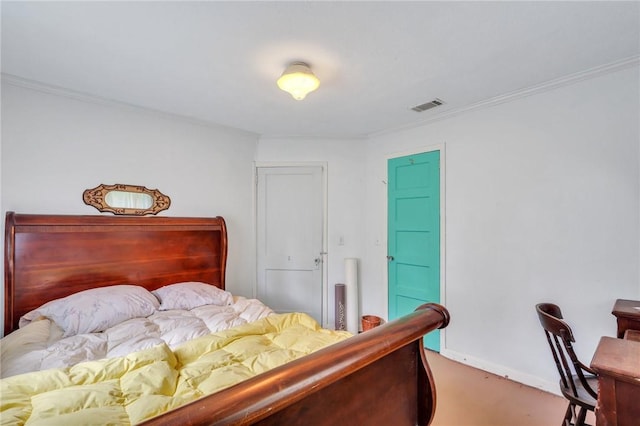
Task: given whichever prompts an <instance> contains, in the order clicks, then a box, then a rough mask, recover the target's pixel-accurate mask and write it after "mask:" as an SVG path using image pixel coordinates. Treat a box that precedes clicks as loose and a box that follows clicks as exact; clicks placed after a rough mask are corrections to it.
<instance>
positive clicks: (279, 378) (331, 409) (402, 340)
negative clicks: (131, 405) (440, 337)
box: [143, 304, 449, 426]
mask: <svg viewBox="0 0 640 426" xmlns="http://www.w3.org/2000/svg"><path fill="white" fill-rule="evenodd" d="M448 323H449V313H448V311H447V310H446V308H444V307H443V306H440V305H437V304H426V305H422V306H421V307H419V308H418V309H417V310H416V311H415V312H413V313H411V314H409V315H407V316H405V317H402V318H399V319H397V320H395V321H391V322H389V323H387V324H384V325H382V326H380V327H377V328H374V329H373V330H371V331H367V332H365V333H361V334H359V335H357V336H354V337H352V338H349V339H347V340H345V341H342V342H340V343H337V344H335V345H332V346H330V347H327V348H325V349H322V350H320V351H318V352H315V353H313V354H310V355H308V356H306V357H304V358H301V359H298V360H296V361H293V362H291V363H288V364H286V365H283V366H281V367H278V368H275V369H273V370H271V371H268V372H266V373H263V374H261V375H258V376H256V377H253V378H251V379H249V380H246V381H244V382H241V383H239V384H237V385H235V386H232V387H230V388H227V389H225V390H222V391H220V392H218V393H216V394H213V395H210V396H207V397H204V398H202V399H200V400H198V401H195V402H193V403H190V404H187V405H185V406H183V407H180V408H178V409H176V410H173V411H171V412H168V413H166V414H164V415H162V416H160V417H157V418H154V419H150V420H149V421H147V422H145V423H143V424H144V425H147V426H149V425H176V426H177V425H239V424H242V425H248V424H264V425H295V424H300V425H335V424H340V423H344V424H351V425H360V424H380V425H394V426H400V425H428V424H429V423H430V422H431V420H432V419H433V415H434V412H435V403H436V395H435V386H434V381H433V378H432V375H431V371H430V369H429V366H428V364H427V360H426V356H425V352H424V348H423V341H422V336H423V335H425V334H426V333H428V332H430V331H432V330H435V329H436V328H444V327H446V326H447V324H448Z"/></svg>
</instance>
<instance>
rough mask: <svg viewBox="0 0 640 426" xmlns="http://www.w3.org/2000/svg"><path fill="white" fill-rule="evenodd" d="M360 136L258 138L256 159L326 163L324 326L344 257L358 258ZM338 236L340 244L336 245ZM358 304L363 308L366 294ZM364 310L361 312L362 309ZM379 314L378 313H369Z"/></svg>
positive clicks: (330, 317) (329, 321)
mask: <svg viewBox="0 0 640 426" xmlns="http://www.w3.org/2000/svg"><path fill="white" fill-rule="evenodd" d="M365 144H366V141H364V140H362V139H308V138H307V139H305V138H260V141H259V142H258V149H257V150H256V156H255V158H256V162H258V163H260V162H266V163H268V162H277V163H282V164H287V163H289V164H295V163H304V162H319V163H326V164H327V165H328V167H327V169H328V170H327V197H328V200H327V212H328V218H327V222H328V232H327V253H328V254H327V257H326V259H327V284H328V289H327V292H328V294H327V296H328V316H327V321H326V322H325V325H328V326H330V327H333V325H334V318H335V315H334V303H335V301H334V295H335V290H334V286H335V284H336V283H344V281H345V274H344V259H345V258H348V257H356V258H360V259H362V255H363V253H364V241H363V238H362V235H363V232H364V220H363V218H364V217H365V216H366V214H365V211H364V208H363V205H362V200H363V197H362V189H363V185H364V157H363V153H364V149H365V148H364V147H365ZM341 237H342V239H343V241H344V245H340V238H341ZM361 299H364V300H363V302H362V303H364V306H362V308H363V309H366V308H367V305H366V299H367V296H366V295H365V296H363V297H361ZM363 312H364V311H363ZM366 312H367V313H371V314H378V315H379V314H380V313H381V312H369V311H366Z"/></svg>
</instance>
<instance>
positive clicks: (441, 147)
mask: <svg viewBox="0 0 640 426" xmlns="http://www.w3.org/2000/svg"><path fill="white" fill-rule="evenodd" d="M432 151H440V304H442V305H444V306H446V305H447V303H446V294H447V292H446V268H445V265H446V250H445V242H446V238H445V235H446V228H445V219H446V215H445V188H446V186H445V176H446V168H445V163H446V162H445V157H446V155H445V143H444V142H442V143H439V144H433V145H428V146H425V147H421V148H412V149H410V150H408V151H401V152H394V153H391V154H387V155H386V156H385V158H384V170H385V172H384V176H385V181H384V182H385V192H384V207H383V209H382V210H383V212H384V221H383V225H384V230H383V231H382V233H381V235H384V236H385V241H384V249H385V256H386V255H388V254H389V233H388V230H389V227H388V221H389V211H388V206H389V191H388V187H387V185H388V182H389V160H391V159H393V158H398V157H406V156H408V155H416V154H422V153H426V152H432ZM384 291H385V294H386V301H387V303H386V307H385V309H386V310H387V312H386V315H387V318H389V262H388V261H386V262H385V266H384ZM446 333H447V329H446V328H445V329H442V330H440V353H442V351H443V350H445V349H446V347H447V346H446Z"/></svg>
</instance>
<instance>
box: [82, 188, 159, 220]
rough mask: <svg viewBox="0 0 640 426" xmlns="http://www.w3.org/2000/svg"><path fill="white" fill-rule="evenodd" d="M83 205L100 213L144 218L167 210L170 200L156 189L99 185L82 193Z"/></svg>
mask: <svg viewBox="0 0 640 426" xmlns="http://www.w3.org/2000/svg"><path fill="white" fill-rule="evenodd" d="M82 199H83V200H84V202H85V204H88V205H90V206H93V207H95V208H96V209H98V210H99V211H101V212H110V213H113V214H121V215H135V216H144V215H148V214H158V212H161V211H162V210H167V209H168V208H169V206H170V205H171V199H170V198H169V197H168V196H166V195H164V194H163V193H161V192H160V191H158V190H157V189H148V188H146V187H144V186H138V185H122V184H115V185H105V184H100V185H98V186H96V187H95V188H93V189H87V190H85V191H84V192H83V193H82Z"/></svg>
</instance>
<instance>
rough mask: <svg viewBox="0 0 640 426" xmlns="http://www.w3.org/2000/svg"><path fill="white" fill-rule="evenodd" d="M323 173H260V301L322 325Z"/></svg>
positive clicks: (299, 169) (308, 169)
mask: <svg viewBox="0 0 640 426" xmlns="http://www.w3.org/2000/svg"><path fill="white" fill-rule="evenodd" d="M322 173H323V169H322V167H321V166H292V167H258V168H257V179H258V182H257V186H258V188H257V258H258V259H257V263H258V265H257V272H258V277H257V297H258V299H260V300H262V301H263V302H264V303H265V304H266V305H267V306H269V307H271V308H272V309H273V310H274V311H276V312H306V313H308V314H309V315H311V316H312V317H314V318H315V319H316V320H317V321H318V322H319V323H320V324H322V320H323V318H322V313H323V309H322V303H323V286H322V270H323V256H322V253H323V248H322V241H323V238H322V236H323V211H324V210H323V198H324V194H323V184H322Z"/></svg>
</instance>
